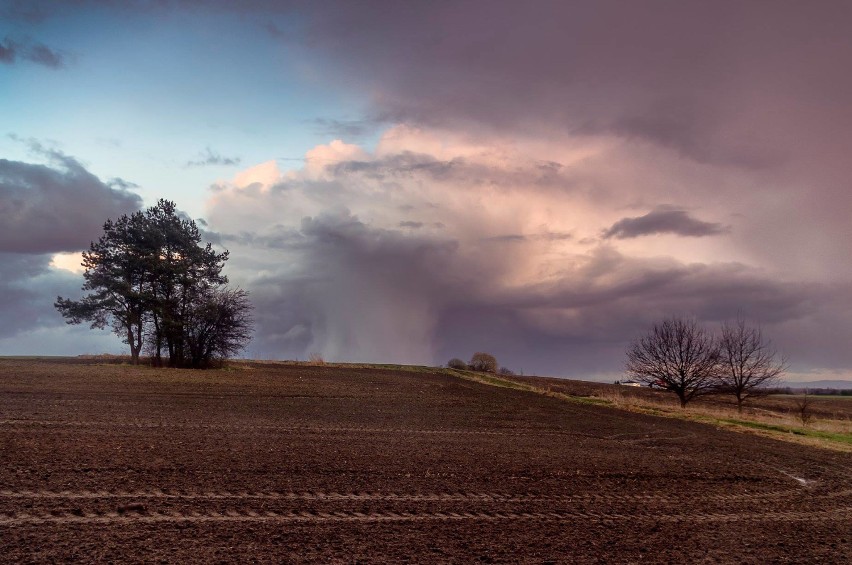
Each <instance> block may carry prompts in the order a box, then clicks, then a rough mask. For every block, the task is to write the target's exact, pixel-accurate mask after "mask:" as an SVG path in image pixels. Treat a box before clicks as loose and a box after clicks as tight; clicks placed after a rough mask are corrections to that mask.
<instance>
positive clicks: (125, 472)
mask: <svg viewBox="0 0 852 565" xmlns="http://www.w3.org/2000/svg"><path fill="white" fill-rule="evenodd" d="M0 454H2V456H3V464H2V465H0V551H2V552H3V555H5V556H7V557H8V558H9V559H10V560H11V561H57V560H67V559H72V560H74V559H76V560H83V561H110V560H112V561H160V560H168V561H180V562H199V563H200V562H205V563H206V562H210V561H223V560H224V561H235V560H236V561H256V562H303V561H314V562H356V561H357V562H382V561H414V562H424V561H426V562H470V561H483V562H488V561H491V562H531V563H541V562H625V561H627V562H636V561H643V562H672V561H675V562H719V561H721V562H731V563H734V562H735V563H748V562H754V563H764V562H767V561H782V562H814V561H820V562H837V563H843V562H849V561H852V528H850V523H852V458H850V456H849V455H848V454H843V453H836V452H829V451H823V450H819V449H813V448H807V447H803V446H798V445H793V444H787V443H782V442H777V441H772V440H769V439H764V438H760V437H756V436H749V435H741V434H735V433H731V432H727V431H723V430H717V429H714V428H713V427H710V426H707V425H702V424H697V423H693V422H684V421H678V420H666V419H660V418H654V417H651V416H644V415H640V414H632V413H626V412H621V411H618V410H613V409H609V408H603V407H596V406H587V405H576V406H575V405H571V404H567V403H564V402H560V401H558V400H554V399H551V398H547V397H544V396H541V395H537V394H531V393H526V392H520V391H514V390H508V389H499V388H492V387H487V386H483V385H480V384H477V383H471V382H466V381H462V380H458V379H455V378H452V377H449V376H447V375H443V374H429V373H423V372H421V373H415V372H408V371H394V370H387V369H340V368H314V367H292V366H283V365H270V366H261V365H258V366H256V367H254V368H251V369H245V370H241V371H230V372H226V371H213V372H208V373H203V374H201V373H197V372H196V373H193V372H189V371H175V370H153V369H149V368H133V367H127V366H110V365H94V364H81V363H75V362H70V361H69V362H57V361H49V362H48V361H37V360H33V361H22V360H2V359H0ZM672 532H679V534H678V536H674V537H673V535H672Z"/></svg>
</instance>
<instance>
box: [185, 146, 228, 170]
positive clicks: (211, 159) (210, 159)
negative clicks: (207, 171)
mask: <svg viewBox="0 0 852 565" xmlns="http://www.w3.org/2000/svg"><path fill="white" fill-rule="evenodd" d="M241 162H242V159H240V158H239V157H224V156H222V155H221V154H219V153H217V152H216V151H213V150H212V149H210V148H209V147H207V148H206V149H205V150H204V152H202V153H200V154H199V156H198V157H197V158H195V159H193V160H190V161H187V162H186V165H185V166H187V167H205V166H208V165H224V166H233V165H239V164H240V163H241Z"/></svg>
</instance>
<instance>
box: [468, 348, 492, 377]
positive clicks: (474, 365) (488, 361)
mask: <svg viewBox="0 0 852 565" xmlns="http://www.w3.org/2000/svg"><path fill="white" fill-rule="evenodd" d="M468 365H469V366H470V368H471V370H473V371H482V372H484V373H496V372H497V359H495V358H494V356H493V355H491V354H489V353H482V352H479V351H478V352H476V353H474V354H473V357H471V358H470V363H468Z"/></svg>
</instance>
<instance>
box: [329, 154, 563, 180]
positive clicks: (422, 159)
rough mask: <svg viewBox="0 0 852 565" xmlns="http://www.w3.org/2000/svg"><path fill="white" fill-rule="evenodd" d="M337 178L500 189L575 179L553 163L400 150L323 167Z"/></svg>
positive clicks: (560, 166)
mask: <svg viewBox="0 0 852 565" xmlns="http://www.w3.org/2000/svg"><path fill="white" fill-rule="evenodd" d="M326 170H327V171H328V172H329V173H330V174H331V175H333V176H335V177H337V178H351V177H352V176H356V175H361V176H364V177H365V178H367V179H370V180H379V181H386V180H395V179H404V178H412V177H421V178H423V179H424V180H428V181H432V182H441V183H447V182H455V183H459V184H462V185H464V186H466V187H481V186H494V187H502V188H507V189H511V188H525V189H526V188H528V187H530V186H531V185H532V186H536V187H542V188H547V187H555V188H565V189H570V188H572V187H573V185H574V183H575V181H574V179H573V178H571V177H570V176H568V175H566V174H565V172H566V171H564V170H563V167H562V165H560V164H558V163H552V162H535V161H531V162H527V163H518V164H514V165H512V166H511V167H508V168H500V167H497V166H491V165H485V164H482V163H478V162H475V161H472V160H470V159H466V158H463V157H456V158H453V159H449V160H447V159H438V158H436V157H434V156H432V155H428V154H425V153H416V152H413V151H401V152H398V153H391V154H389V155H384V156H382V157H380V158H375V159H371V160H369V161H341V162H336V163H333V164H329V165H328V166H326Z"/></svg>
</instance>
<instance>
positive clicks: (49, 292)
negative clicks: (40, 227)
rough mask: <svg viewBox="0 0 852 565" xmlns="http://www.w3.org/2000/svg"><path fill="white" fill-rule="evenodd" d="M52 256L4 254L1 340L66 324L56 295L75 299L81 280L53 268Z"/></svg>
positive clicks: (0, 289)
mask: <svg viewBox="0 0 852 565" xmlns="http://www.w3.org/2000/svg"><path fill="white" fill-rule="evenodd" d="M50 259H51V256H50V255H25V254H19V253H4V252H0V319H2V320H3V321H4V323H3V324H0V338H4V337H9V336H13V335H15V334H18V333H21V332H25V331H29V330H33V329H37V328H41V327H56V326H62V325H64V321H63V320H62V318H61V316H59V314H58V313H57V312H56V310H55V309H54V307H53V301H54V300H56V296H58V295H60V294H61V295H63V296H69V295H71V296H75V295H77V294H79V292H80V287H81V286H82V280H81V277H79V276H75V275H72V274H71V273H68V272H65V271H59V270H56V269H51V268H50V267H49V264H50Z"/></svg>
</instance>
